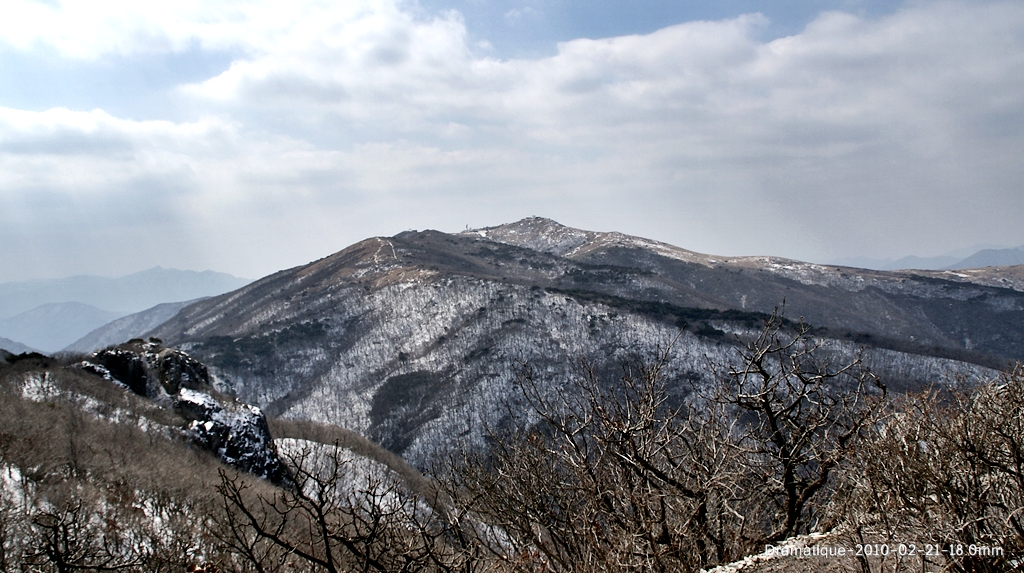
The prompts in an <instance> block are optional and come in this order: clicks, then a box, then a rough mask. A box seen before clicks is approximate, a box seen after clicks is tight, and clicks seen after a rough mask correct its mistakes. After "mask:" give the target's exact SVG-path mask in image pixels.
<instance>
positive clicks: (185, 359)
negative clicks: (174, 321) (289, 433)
mask: <svg viewBox="0 0 1024 573" xmlns="http://www.w3.org/2000/svg"><path fill="white" fill-rule="evenodd" d="M78 367H79V368H81V369H82V370H85V371H87V372H91V373H93V374H96V375H98V376H102V377H103V378H105V379H107V380H109V381H111V382H114V383H116V384H119V385H121V386H123V387H125V388H127V389H128V390H131V391H132V392H134V393H135V394H138V395H140V396H144V397H146V398H150V399H152V400H154V401H155V402H157V403H158V404H161V405H162V406H164V407H168V408H173V410H174V411H175V412H176V413H178V414H179V415H180V416H181V417H182V418H184V419H185V421H186V422H187V427H186V433H187V435H188V437H189V438H190V439H191V440H192V441H193V442H194V443H195V444H197V445H199V446H200V447H202V448H205V449H207V450H209V451H211V452H213V453H215V454H216V455H217V457H219V458H220V459H221V460H222V461H223V462H224V463H226V464H228V465H231V466H234V467H236V468H238V469H240V470H243V471H246V472H249V473H252V474H255V475H257V476H260V477H263V478H266V479H269V480H271V481H274V482H276V483H280V482H282V481H283V480H285V479H286V478H287V472H286V470H285V468H284V465H283V464H282V463H281V461H280V459H279V458H278V455H277V449H276V448H275V446H274V439H273V437H272V436H271V435H270V428H269V427H268V425H267V420H266V417H265V416H264V415H263V412H262V411H261V410H260V409H259V408H256V407H254V406H250V405H248V404H243V403H240V402H235V401H233V400H231V399H228V398H218V397H215V395H216V391H215V390H214V388H213V386H212V384H211V376H210V374H209V371H208V370H207V368H206V366H205V365H204V364H203V363H201V362H199V361H198V360H196V359H194V358H192V357H191V356H189V355H188V354H186V353H184V352H182V351H180V350H174V349H171V348H164V347H163V346H161V345H160V343H159V341H157V340H156V339H151V340H150V341H149V342H144V341H142V340H132V341H130V342H128V343H125V344H122V345H120V346H116V347H111V348H107V349H105V350H101V351H99V352H95V353H93V354H91V355H89V356H88V358H87V359H86V360H84V361H82V362H80V363H79V364H78Z"/></svg>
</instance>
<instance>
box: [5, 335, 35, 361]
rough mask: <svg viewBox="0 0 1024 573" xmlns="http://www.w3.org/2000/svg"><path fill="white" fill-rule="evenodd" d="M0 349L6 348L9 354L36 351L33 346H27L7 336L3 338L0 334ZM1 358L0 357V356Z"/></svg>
mask: <svg viewBox="0 0 1024 573" xmlns="http://www.w3.org/2000/svg"><path fill="white" fill-rule="evenodd" d="M0 350H6V351H7V352H10V353H11V354H21V353H23V352H38V350H36V349H35V348H29V347H28V346H25V345H24V344H22V343H20V342H15V341H13V340H11V339H9V338H3V337H2V336H0ZM0 358H2V357H0Z"/></svg>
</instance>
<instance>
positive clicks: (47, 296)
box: [0, 267, 250, 353]
mask: <svg viewBox="0 0 1024 573" xmlns="http://www.w3.org/2000/svg"><path fill="white" fill-rule="evenodd" d="M249 282H250V281H249V280H248V279H240V278H238V277H234V276H231V275H228V274H224V273H215V272H212V271H203V272H196V271H181V270H175V269H164V268H160V267H155V268H152V269H149V270H146V271H142V272H138V273H135V274H131V275H127V276H124V277H120V278H103V277H94V276H77V277H70V278H66V279H52V280H35V281H23V282H11V283H0V336H2V337H5V338H7V339H10V342H11V343H14V344H18V343H20V344H22V345H23V346H27V347H32V348H35V349H38V350H41V351H43V352H48V353H52V352H57V351H60V350H63V349H65V348H66V347H68V346H69V345H72V346H74V348H75V349H83V350H84V349H85V347H86V346H88V345H89V344H90V342H89V341H84V342H82V343H81V344H77V345H76V342H77V341H78V340H79V339H80V338H82V337H84V336H87V335H88V334H89V333H90V332H92V331H93V330H95V329H97V328H100V327H102V326H104V325H107V324H108V323H110V322H111V321H113V320H115V319H119V318H121V317H125V315H128V314H130V313H137V312H140V311H145V310H147V309H152V308H153V307H154V306H156V305H162V304H164V303H170V302H178V301H194V300H196V299H199V298H202V297H206V296H211V295H216V294H221V293H224V292H228V291H231V290H234V289H236V288H238V287H241V286H243V285H245V284H247V283H249ZM167 308H168V307H160V308H158V309H155V314H153V315H150V316H149V318H148V319H147V318H144V317H143V318H139V320H137V321H136V322H134V323H133V324H135V325H136V326H137V327H139V328H143V330H146V329H149V328H153V327H154V326H156V325H157V324H159V323H160V322H162V321H163V320H166V319H167V318H169V315H167V314H166V312H167ZM177 308H178V309H180V308H181V306H180V305H179V306H178V307H177ZM161 312H163V313H164V314H160V313H161ZM153 316H158V317H159V318H160V320H157V321H156V322H153V320H155V319H154V318H152V317H153ZM126 318H127V317H126ZM137 318H138V317H137ZM146 320H149V321H150V322H146ZM130 322H131V321H128V323H130ZM128 323H126V322H122V323H120V324H121V325H122V327H124V326H125V325H126V324H128ZM129 330H131V329H128V330H125V329H124V328H122V329H121V330H120V331H118V330H117V328H116V327H112V328H111V330H110V333H109V335H108V336H107V338H103V336H102V335H101V334H97V337H94V341H97V340H102V341H104V342H106V341H107V340H108V339H109V341H110V342H109V343H110V344H114V343H118V342H124V340H125V339H118V337H119V336H120V335H121V334H124V333H126V332H128V331H129ZM115 332H116V334H114V333H115ZM0 348H6V347H5V346H2V345H0ZM95 349H96V348H91V347H90V348H88V350H95Z"/></svg>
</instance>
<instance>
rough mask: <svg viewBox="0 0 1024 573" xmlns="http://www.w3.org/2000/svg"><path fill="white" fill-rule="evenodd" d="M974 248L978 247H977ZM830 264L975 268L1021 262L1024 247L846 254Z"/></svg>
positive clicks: (890, 268) (878, 267) (884, 268)
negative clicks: (921, 253)
mask: <svg viewBox="0 0 1024 573" xmlns="http://www.w3.org/2000/svg"><path fill="white" fill-rule="evenodd" d="M976 249H978V248H977V247H976ZM832 264H836V265H842V266H847V267H857V268H864V269H874V270H881V271H896V270H911V269H918V270H955V269H977V268H984V267H1005V266H1012V265H1024V246H1020V247H1017V248H1013V249H1001V248H987V247H986V248H980V249H978V250H975V251H972V254H970V255H969V256H954V255H942V256H938V257H917V256H913V255H912V256H909V257H903V258H902V259H896V260H892V259H871V258H867V257H848V258H844V259H836V260H834V261H833V262H832Z"/></svg>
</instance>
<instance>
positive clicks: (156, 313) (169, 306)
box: [64, 300, 196, 352]
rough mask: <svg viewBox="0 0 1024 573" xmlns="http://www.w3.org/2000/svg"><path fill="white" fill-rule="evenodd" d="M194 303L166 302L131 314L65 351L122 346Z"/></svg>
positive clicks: (85, 337)
mask: <svg viewBox="0 0 1024 573" xmlns="http://www.w3.org/2000/svg"><path fill="white" fill-rule="evenodd" d="M194 302H196V301H194V300H190V301H185V302H166V303H164V304H158V305H156V306H154V307H153V308H150V309H146V310H144V311H142V312H136V313H135V314H129V315H128V316H124V317H121V318H119V319H117V320H115V321H113V322H109V323H107V324H104V325H103V326H101V327H99V328H97V329H96V330H93V331H92V332H90V333H89V334H86V335H85V336H83V337H82V338H79V339H78V340H76V341H75V342H73V343H72V344H70V345H68V346H67V347H65V348H64V350H65V351H68V352H93V351H95V350H100V349H102V348H106V347H108V346H111V345H114V344H120V343H122V342H124V341H126V340H130V339H132V338H138V337H140V336H142V335H143V334H144V333H146V332H149V331H150V330H153V329H154V328H156V327H158V326H160V325H161V324H163V323H164V322H167V320H168V319H169V318H171V317H172V316H174V315H175V314H178V311H180V310H181V309H182V308H185V307H186V306H188V305H190V304H192V303H194Z"/></svg>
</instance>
